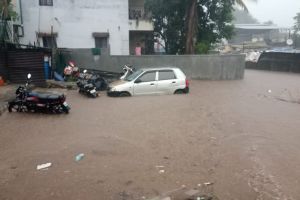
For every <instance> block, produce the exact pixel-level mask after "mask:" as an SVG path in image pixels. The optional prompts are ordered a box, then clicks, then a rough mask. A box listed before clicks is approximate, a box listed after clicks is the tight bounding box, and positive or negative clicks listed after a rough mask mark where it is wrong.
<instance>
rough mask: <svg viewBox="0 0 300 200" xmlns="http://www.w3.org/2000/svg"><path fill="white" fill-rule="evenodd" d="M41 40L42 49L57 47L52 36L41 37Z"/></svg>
mask: <svg viewBox="0 0 300 200" xmlns="http://www.w3.org/2000/svg"><path fill="white" fill-rule="evenodd" d="M42 40H43V47H47V48H53V47H55V48H56V47H57V45H56V37H54V36H43V37H42Z"/></svg>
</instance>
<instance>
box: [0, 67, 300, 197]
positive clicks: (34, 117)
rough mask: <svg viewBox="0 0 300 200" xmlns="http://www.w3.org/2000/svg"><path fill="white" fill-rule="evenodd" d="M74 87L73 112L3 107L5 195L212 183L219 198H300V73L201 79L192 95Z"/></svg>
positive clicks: (135, 191) (1, 193)
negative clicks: (116, 94)
mask: <svg viewBox="0 0 300 200" xmlns="http://www.w3.org/2000/svg"><path fill="white" fill-rule="evenodd" d="M66 94H67V101H68V103H69V104H70V105H71V108H72V110H71V111H70V114H69V115H65V114H62V115H45V114H28V113H27V114H26V113H5V114H3V115H2V116H0V160H1V161H0V200H2V199H3V200H14V199H18V200H20V199H39V200H48V199H56V200H58V199H74V200H75V199H76V200H77V199H89V200H99V199H103V200H108V199H111V200H124V199H126V200H131V199H137V200H138V199H151V198H153V197H156V196H159V195H161V194H164V193H168V192H169V191H172V190H174V189H176V188H180V187H182V186H183V185H184V186H185V187H187V188H197V187H198V184H203V183H207V182H210V183H213V193H214V194H215V195H216V196H217V197H218V198H219V199H220V200H241V199H243V200H271V199H280V200H284V199H286V200H298V199H300V190H299V181H300V168H299V165H300V156H299V154H300V132H299V130H300V123H299V119H300V104H299V103H298V102H299V101H300V75H299V74H288V73H276V72H267V71H255V70H246V74H245V79H244V80H239V81H196V80H193V81H191V92H190V94H188V95H169V96H143V97H130V98H109V97H107V96H106V94H105V93H103V94H102V95H101V96H100V97H99V98H97V99H89V98H86V97H85V96H81V95H79V94H78V93H77V92H76V91H67V93H66ZM80 153H84V155H85V156H84V157H83V159H82V160H80V161H75V156H76V155H77V154H80ZM48 162H51V163H52V166H51V167H49V169H48V170H37V169H36V166H37V165H40V164H44V163H48ZM170 196H172V194H170ZM176 198H178V197H176V196H174V199H176ZM172 200H173V199H172Z"/></svg>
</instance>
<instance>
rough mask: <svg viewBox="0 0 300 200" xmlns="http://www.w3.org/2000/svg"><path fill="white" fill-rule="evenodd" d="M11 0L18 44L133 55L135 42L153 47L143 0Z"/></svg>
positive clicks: (150, 28) (148, 48)
mask: <svg viewBox="0 0 300 200" xmlns="http://www.w3.org/2000/svg"><path fill="white" fill-rule="evenodd" d="M15 1H16V2H15V3H16V5H19V6H17V7H19V8H20V11H19V12H20V13H19V15H20V21H21V22H20V23H22V24H23V30H24V34H23V37H21V38H20V43H21V44H31V45H33V44H35V45H37V46H41V47H52V45H56V46H57V47H58V48H101V50H102V54H110V55H129V54H134V49H135V46H136V45H137V43H140V45H141V46H142V47H144V50H145V52H146V53H147V51H148V52H149V51H151V48H152V49H153V42H152V40H151V38H152V35H153V24H152V22H151V21H149V20H148V19H149V17H148V16H146V14H145V11H144V0H15ZM18 1H19V2H18ZM151 42H152V43H151Z"/></svg>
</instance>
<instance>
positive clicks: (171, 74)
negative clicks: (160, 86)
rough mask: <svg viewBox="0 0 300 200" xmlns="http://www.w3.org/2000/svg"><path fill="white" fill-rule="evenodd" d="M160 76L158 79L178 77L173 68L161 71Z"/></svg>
mask: <svg viewBox="0 0 300 200" xmlns="http://www.w3.org/2000/svg"><path fill="white" fill-rule="evenodd" d="M158 78H159V79H158V80H160V81H163V80H171V79H176V76H175V74H174V72H173V71H172V70H164V71H159V75H158Z"/></svg>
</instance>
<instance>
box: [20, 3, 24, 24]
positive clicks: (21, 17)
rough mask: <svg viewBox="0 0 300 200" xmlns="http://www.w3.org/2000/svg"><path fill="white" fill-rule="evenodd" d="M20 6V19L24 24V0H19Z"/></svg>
mask: <svg viewBox="0 0 300 200" xmlns="http://www.w3.org/2000/svg"><path fill="white" fill-rule="evenodd" d="M19 8H20V20H21V25H23V12H22V0H19Z"/></svg>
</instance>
